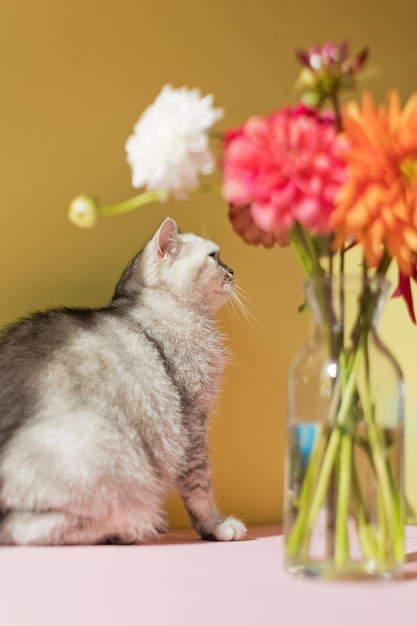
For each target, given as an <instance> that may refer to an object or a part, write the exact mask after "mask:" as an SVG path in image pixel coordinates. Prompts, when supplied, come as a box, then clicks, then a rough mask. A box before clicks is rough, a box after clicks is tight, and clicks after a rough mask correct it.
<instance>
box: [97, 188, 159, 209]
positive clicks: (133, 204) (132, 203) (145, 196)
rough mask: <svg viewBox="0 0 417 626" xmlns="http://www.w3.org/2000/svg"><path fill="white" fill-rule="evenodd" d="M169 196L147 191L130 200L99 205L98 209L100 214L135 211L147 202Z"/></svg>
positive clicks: (157, 200)
mask: <svg viewBox="0 0 417 626" xmlns="http://www.w3.org/2000/svg"><path fill="white" fill-rule="evenodd" d="M167 197H168V196H167V195H165V196H164V195H163V194H162V193H161V192H158V191H145V192H143V193H140V194H138V195H137V196H134V197H133V198H129V200H125V201H124V202H119V203H118V204H111V205H107V206H103V207H98V209H97V211H98V213H99V214H100V215H120V214H121V213H128V212H129V211H134V210H135V209H137V208H139V207H141V206H144V205H145V204H150V203H151V202H160V201H161V200H164V199H166V198H167Z"/></svg>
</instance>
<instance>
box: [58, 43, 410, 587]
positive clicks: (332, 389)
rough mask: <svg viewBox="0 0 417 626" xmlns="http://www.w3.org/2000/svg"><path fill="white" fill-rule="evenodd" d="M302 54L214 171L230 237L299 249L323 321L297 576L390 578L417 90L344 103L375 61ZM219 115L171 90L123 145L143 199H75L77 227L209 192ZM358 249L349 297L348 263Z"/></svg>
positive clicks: (295, 466) (297, 522) (298, 480)
mask: <svg viewBox="0 0 417 626" xmlns="http://www.w3.org/2000/svg"><path fill="white" fill-rule="evenodd" d="M297 56H298V59H299V61H300V63H301V65H302V69H301V73H300V76H299V79H298V81H297V86H298V88H299V90H300V92H301V97H300V101H299V102H298V103H297V104H296V105H294V106H285V107H282V108H280V109H278V110H276V111H274V112H272V113H271V114H269V115H265V116H253V117H251V118H250V119H248V120H247V121H246V122H245V123H244V124H242V125H241V126H240V127H239V128H236V129H232V130H228V131H226V132H224V133H222V134H221V135H220V142H221V146H220V147H221V150H220V159H219V167H218V171H220V173H221V176H222V181H221V185H220V188H221V193H222V195H223V197H224V199H225V200H226V202H227V204H228V216H229V219H230V222H231V224H232V227H233V229H234V230H235V232H236V233H237V234H238V235H239V236H241V237H242V238H243V239H244V241H246V242H247V243H250V244H261V245H263V246H265V247H268V248H270V247H272V246H274V245H276V244H277V245H279V246H288V245H291V246H292V247H293V249H294V250H295V252H296V254H297V257H298V259H299V261H300V263H301V266H302V269H303V271H304V273H305V276H306V285H305V289H306V296H307V306H308V307H309V309H310V310H311V311H312V313H313V315H314V319H315V333H314V336H313V338H312V339H311V340H310V341H309V342H308V343H307V344H306V346H305V347H304V348H303V349H302V350H301V352H300V353H299V354H298V355H296V357H295V359H294V361H293V363H292V365H291V368H290V372H289V379H288V442H287V461H286V495H285V520H284V522H285V524H284V525H285V545H286V558H287V567H288V569H289V570H290V571H292V572H301V573H310V574H315V575H324V576H339V575H346V574H347V575H356V574H357V573H359V574H364V575H376V576H383V577H394V576H398V575H400V574H401V571H402V565H403V561H404V547H403V526H404V510H403V509H404V507H403V487H402V484H403V412H404V383H403V379H402V376H401V371H400V368H399V367H398V364H397V362H396V361H395V359H394V357H393V356H392V355H391V354H390V352H389V351H388V350H387V349H386V347H385V346H384V345H383V343H382V342H381V340H380V338H379V337H378V334H377V321H378V319H379V315H380V311H381V302H382V301H383V299H384V298H385V297H386V295H387V288H388V286H387V281H386V279H385V276H386V274H387V271H388V269H389V268H390V266H391V265H392V264H393V263H395V264H396V265H397V268H398V276H399V280H398V286H397V288H396V290H395V292H394V294H393V295H394V296H402V297H403V298H404V299H405V302H406V305H407V307H408V311H409V313H410V316H411V318H412V319H413V321H414V322H415V315H414V309H413V302H412V294H411V287H410V280H411V279H413V280H416V278H417V263H416V259H417V257H416V253H417V94H414V95H412V96H411V97H410V98H409V100H408V102H407V103H406V104H405V106H404V107H403V108H402V107H401V104H400V99H399V96H398V93H397V92H396V91H394V90H393V91H391V92H390V93H389V94H388V96H387V101H386V103H383V104H381V105H377V104H376V103H375V102H374V100H373V97H372V96H371V94H369V93H364V94H362V98H361V99H360V100H358V99H352V100H347V101H346V98H345V94H346V93H347V92H348V91H349V90H350V91H352V90H354V89H355V88H356V82H357V81H356V78H357V73H358V72H359V71H360V70H361V69H362V67H363V65H364V64H365V61H366V59H367V56H368V52H367V50H366V49H365V50H363V51H361V52H360V53H359V54H357V55H355V56H352V57H351V56H350V52H349V46H348V44H347V43H342V44H340V45H338V44H326V45H324V46H321V47H315V48H310V49H308V50H307V51H302V52H298V53H297ZM222 115H223V112H222V110H220V109H217V108H214V107H213V99H212V97H211V96H206V97H201V96H200V93H199V92H198V90H188V89H186V88H182V89H173V88H172V87H170V86H166V87H165V88H164V89H163V90H162V91H161V93H160V95H159V96H158V97H157V99H156V100H155V102H154V103H153V104H152V105H151V106H150V107H148V109H147V110H146V111H145V112H144V113H143V115H142V116H141V117H140V119H139V121H138V122H137V124H136V126H135V128H134V133H133V135H132V136H131V137H130V138H129V139H128V140H127V143H126V151H127V159H128V162H129V164H130V166H131V168H132V182H133V186H134V187H137V188H141V189H142V191H141V192H140V193H139V194H138V195H137V196H135V197H134V198H132V199H130V200H127V201H125V202H121V203H119V204H116V205H113V206H108V207H106V206H104V207H102V206H100V205H99V203H98V202H97V201H96V200H95V199H94V198H92V197H90V196H79V197H78V198H76V199H75V200H74V201H73V202H72V203H71V206H70V212H69V217H70V219H71V220H72V221H73V222H74V223H76V224H78V225H79V226H84V227H92V226H94V225H95V224H96V223H97V219H98V217H99V216H100V215H115V214H118V213H122V212H125V211H129V210H132V209H135V208H137V207H139V206H142V205H144V204H146V203H149V202H152V201H163V200H165V199H166V198H167V197H169V196H175V197H177V198H184V197H187V195H188V194H189V193H193V192H195V191H198V190H201V189H207V188H208V189H214V188H215V187H210V186H208V185H202V184H201V182H200V180H199V179H200V176H205V175H211V174H213V173H214V172H215V170H216V163H215V159H214V157H213V156H212V153H211V150H210V136H209V135H210V132H211V129H212V126H213V125H214V124H215V122H217V121H218V120H219V119H221V117H222ZM212 138H213V140H215V139H217V140H218V139H219V135H218V134H217V135H212ZM354 251H355V252H354ZM358 253H359V254H360V262H359V268H360V271H359V272H358V273H357V276H356V277H355V278H354V282H355V286H354V288H353V290H352V288H351V283H352V279H351V277H350V276H349V275H348V272H347V270H346V260H347V258H348V256H349V255H352V254H358ZM351 297H352V298H353V300H352V302H350V301H349V300H350V298H351ZM302 308H306V305H303V307H302Z"/></svg>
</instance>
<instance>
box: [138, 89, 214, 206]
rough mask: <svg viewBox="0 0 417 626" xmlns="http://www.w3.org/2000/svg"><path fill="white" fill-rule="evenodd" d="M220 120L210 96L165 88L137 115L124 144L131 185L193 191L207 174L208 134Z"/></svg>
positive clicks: (209, 157) (177, 192)
mask: <svg viewBox="0 0 417 626" xmlns="http://www.w3.org/2000/svg"><path fill="white" fill-rule="evenodd" d="M221 117H223V111H222V109H215V108H213V97H212V96H211V95H208V96H205V97H204V98H202V97H201V95H200V92H199V90H198V89H191V90H190V89H187V88H186V87H183V88H181V89H173V87H171V86H170V85H166V86H165V87H163V88H162V90H161V93H160V94H159V96H158V97H157V98H156V100H155V101H154V103H153V104H151V105H150V106H149V107H148V108H147V109H146V110H145V111H144V113H143V114H142V116H141V117H140V118H139V120H138V121H137V123H136V125H135V127H134V133H133V135H131V136H130V137H129V138H128V140H127V141H126V152H127V161H128V163H129V165H130V167H131V168H132V185H133V187H138V188H139V187H146V188H147V189H148V190H150V191H161V192H166V193H167V192H172V193H174V194H175V195H176V196H183V195H184V194H186V193H187V191H188V190H190V189H192V188H195V187H197V185H198V178H199V175H200V174H211V173H212V172H213V170H214V167H215V163H214V159H213V156H212V154H211V152H210V150H209V140H208V134H207V133H208V131H209V130H210V128H211V127H212V126H213V124H214V123H215V122H216V121H217V120H218V119H220V118H221Z"/></svg>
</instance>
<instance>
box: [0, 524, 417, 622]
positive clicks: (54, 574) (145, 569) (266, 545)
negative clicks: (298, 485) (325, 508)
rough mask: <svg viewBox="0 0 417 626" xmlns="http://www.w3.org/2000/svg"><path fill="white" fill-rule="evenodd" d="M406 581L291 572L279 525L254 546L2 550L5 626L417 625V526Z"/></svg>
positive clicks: (185, 540) (260, 534)
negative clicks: (323, 578)
mask: <svg viewBox="0 0 417 626" xmlns="http://www.w3.org/2000/svg"><path fill="white" fill-rule="evenodd" d="M406 547H407V565H406V573H405V576H404V578H403V579H401V580H399V581H391V582H385V581H378V582H375V581H373V582H372V581H371V582H369V581H362V582H331V581H320V580H312V579H307V580H306V579H303V578H297V577H294V576H291V575H290V574H287V573H286V572H285V571H284V569H283V565H282V563H283V540H282V536H281V535H280V531H279V527H278V526H268V527H256V528H251V529H250V532H249V536H248V538H247V539H246V540H245V541H242V542H236V543H215V542H203V541H200V540H199V539H198V538H197V537H196V535H195V533H194V532H193V531H190V530H177V531H172V532H171V533H169V534H168V535H167V536H166V537H164V538H163V539H162V540H161V541H160V542H159V543H158V544H152V545H141V546H91V547H65V548H34V547H32V548H7V547H3V548H0V625H1V626H38V625H39V626H70V625H71V626H90V625H91V626H138V625H141V626H142V625H143V626H162V625H167V626H169V625H172V624H175V625H176V624H181V625H184V626H188V625H190V626H191V625H192V626H206V625H207V626H208V625H209V624H210V626H219V625H220V626H223V625H228V626H249V625H250V626H268V625H269V624H271V625H272V624H274V625H276V624H279V625H282V626H298V625H300V626H301V625H303V626H305V625H308V624H317V625H319V626H327V625H329V626H330V625H332V626H345V625H348V624H349V625H350V626H352V625H353V626H362V625H366V626H368V625H369V626H374V625H376V626H385V625H387V626H388V625H389V626H393V625H394V626H395V625H396V624H397V623H398V624H401V626H405V625H408V624H410V625H411V624H413V625H416V624H417V527H409V528H407V539H406Z"/></svg>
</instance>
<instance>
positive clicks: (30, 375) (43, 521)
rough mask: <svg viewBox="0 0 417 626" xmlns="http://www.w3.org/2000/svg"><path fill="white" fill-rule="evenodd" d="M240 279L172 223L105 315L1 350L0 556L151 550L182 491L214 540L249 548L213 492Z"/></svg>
mask: <svg viewBox="0 0 417 626" xmlns="http://www.w3.org/2000/svg"><path fill="white" fill-rule="evenodd" d="M232 290H233V272H232V270H231V269H230V268H228V267H227V266H226V265H224V264H223V263H222V262H221V261H220V258H219V250H218V246H217V245H215V244H214V243H212V242H211V241H208V240H206V239H203V238H201V237H198V236H197V235H194V234H191V233H180V232H179V231H178V229H177V226H176V224H175V222H174V221H173V220H172V219H170V218H167V219H166V220H165V221H164V222H163V224H162V225H161V226H160V227H159V229H158V230H157V232H156V234H155V236H154V237H153V238H152V239H151V240H150V241H149V242H148V244H147V245H146V246H145V248H144V249H143V250H142V251H141V252H140V253H139V254H138V255H137V256H136V257H135V258H134V259H133V260H132V261H131V263H130V264H129V266H128V267H127V269H126V270H125V272H124V273H123V275H122V277H121V279H120V281H119V283H118V285H117V287H116V290H115V294H114V296H113V298H112V300H111V301H110V302H109V303H108V304H107V305H106V306H104V307H103V308H101V309H97V310H84V309H76V310H75V309H62V310H53V311H47V312H44V313H38V314H35V315H33V316H31V317H29V318H27V319H25V320H23V321H21V322H18V323H17V324H15V325H12V326H11V327H9V328H8V329H6V331H5V332H4V333H3V335H2V338H1V339H0V515H1V521H0V543H3V544H91V543H100V542H104V541H109V540H111V541H119V542H123V543H127V542H128V543H131V542H142V541H146V540H147V539H148V538H149V537H151V536H152V535H155V534H157V533H159V532H161V531H162V530H163V529H164V528H165V516H164V512H163V507H164V498H165V495H166V493H167V490H168V489H170V487H171V486H172V485H175V486H176V487H177V488H178V490H179V493H180V494H181V496H182V498H183V500H184V503H185V506H186V508H187V511H188V513H189V516H190V519H191V521H192V523H193V525H194V527H195V528H196V530H197V531H198V532H199V533H200V535H201V536H202V537H203V538H209V539H217V540H235V539H240V538H242V537H243V535H244V534H245V527H244V525H243V524H242V523H241V522H240V521H238V520H236V519H234V518H232V517H226V518H225V517H224V516H223V515H222V514H221V513H220V512H219V511H218V509H217V507H216V505H215V503H214V500H213V495H212V489H211V470H210V462H209V458H208V452H207V420H208V414H209V412H210V410H211V409H212V406H213V402H214V401H215V399H216V396H217V394H218V391H219V384H220V378H221V375H222V370H223V367H224V363H225V356H224V350H223V345H222V340H221V336H220V334H219V332H218V331H217V329H216V324H215V322H214V319H213V316H214V313H215V311H216V310H217V309H218V308H219V307H220V306H221V305H222V304H224V303H225V302H226V301H227V300H228V298H229V297H230V295H231V293H232Z"/></svg>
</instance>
